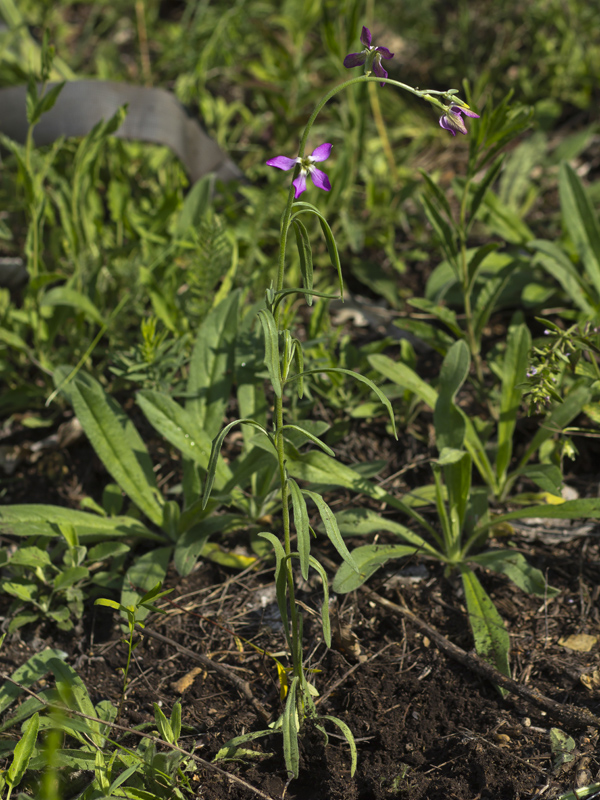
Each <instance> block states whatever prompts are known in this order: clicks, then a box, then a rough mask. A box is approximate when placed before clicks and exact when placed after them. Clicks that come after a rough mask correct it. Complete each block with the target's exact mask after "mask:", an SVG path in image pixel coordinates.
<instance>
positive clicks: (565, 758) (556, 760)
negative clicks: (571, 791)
mask: <svg viewBox="0 0 600 800" xmlns="http://www.w3.org/2000/svg"><path fill="white" fill-rule="evenodd" d="M550 749H551V750H552V755H553V759H552V768H553V769H554V771H555V772H556V771H558V770H560V769H561V767H563V766H564V765H565V764H569V763H570V762H571V761H574V760H575V758H576V756H577V745H576V743H575V739H573V737H572V736H569V735H568V734H566V733H564V732H563V731H561V730H560V729H559V728H550ZM576 796H581V795H579V792H577V795H576Z"/></svg>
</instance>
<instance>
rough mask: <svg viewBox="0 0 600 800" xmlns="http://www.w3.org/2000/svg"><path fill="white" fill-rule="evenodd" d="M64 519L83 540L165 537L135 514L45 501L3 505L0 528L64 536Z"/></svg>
mask: <svg viewBox="0 0 600 800" xmlns="http://www.w3.org/2000/svg"><path fill="white" fill-rule="evenodd" d="M64 523H66V524H70V525H73V527H74V528H75V530H76V531H77V535H78V537H79V540H80V541H83V540H90V539H92V540H93V539H110V538H111V537H115V538H116V537H121V536H123V537H125V536H131V537H135V538H139V539H148V540H151V541H155V542H162V541H163V537H162V536H159V535H157V534H156V533H151V532H150V531H149V530H148V528H146V526H145V525H144V524H143V523H142V522H139V521H138V520H136V519H133V517H99V516H98V515H97V514H88V513H87V512H85V511H76V510H75V509H71V508H63V507H62V506H49V505H45V504H44V503H36V504H33V505H14V506H4V507H3V508H0V530H1V531H2V532H3V533H8V534H12V535H13V536H49V537H54V536H62V534H61V532H60V528H59V526H60V525H62V524H64Z"/></svg>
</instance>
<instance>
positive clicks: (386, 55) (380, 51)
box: [375, 47, 394, 59]
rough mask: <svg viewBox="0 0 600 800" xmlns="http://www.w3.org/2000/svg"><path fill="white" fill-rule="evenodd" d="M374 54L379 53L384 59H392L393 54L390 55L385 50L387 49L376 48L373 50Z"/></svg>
mask: <svg viewBox="0 0 600 800" xmlns="http://www.w3.org/2000/svg"><path fill="white" fill-rule="evenodd" d="M375 52H376V53H379V54H380V55H381V57H382V58H385V59H388V58H393V57H394V54H393V53H390V51H389V50H388V49H387V47H376V48H375Z"/></svg>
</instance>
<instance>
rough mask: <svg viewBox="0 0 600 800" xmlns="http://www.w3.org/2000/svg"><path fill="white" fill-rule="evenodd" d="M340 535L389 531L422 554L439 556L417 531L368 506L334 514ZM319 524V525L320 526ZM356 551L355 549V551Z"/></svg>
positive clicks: (359, 534)
mask: <svg viewBox="0 0 600 800" xmlns="http://www.w3.org/2000/svg"><path fill="white" fill-rule="evenodd" d="M335 518H336V521H337V524H338V528H339V530H340V533H341V534H342V536H366V535H368V534H371V533H380V532H381V531H389V532H390V533H395V534H396V536H398V538H400V539H404V541H405V542H408V543H409V544H412V545H414V546H415V547H416V548H418V549H419V551H420V552H421V553H423V555H430V556H433V557H434V558H439V553H438V552H437V550H435V549H434V548H433V547H432V546H431V545H430V544H429V543H428V542H426V541H425V539H423V537H422V536H419V534H418V533H415V532H414V531H412V530H410V528H407V527H406V526H405V525H401V524H400V523H399V522H394V520H392V519H390V518H389V517H382V516H380V515H379V514H377V513H376V512H375V511H371V510H370V509H368V508H357V509H349V510H347V511H340V512H339V513H337V514H336V515H335ZM320 527H321V526H319V528H320ZM355 552H356V551H355Z"/></svg>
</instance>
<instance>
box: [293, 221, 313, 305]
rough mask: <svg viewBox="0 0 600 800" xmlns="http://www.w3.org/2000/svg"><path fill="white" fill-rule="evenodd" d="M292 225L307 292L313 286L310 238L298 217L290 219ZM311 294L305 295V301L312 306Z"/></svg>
mask: <svg viewBox="0 0 600 800" xmlns="http://www.w3.org/2000/svg"><path fill="white" fill-rule="evenodd" d="M292 222H293V225H294V233H295V234H296V246H297V248H298V255H299V257H300V272H301V273H302V283H303V285H304V288H305V289H306V290H307V292H310V291H311V290H312V288H313V260H312V249H311V246H310V239H309V236H308V231H307V230H306V228H305V227H304V225H303V223H302V222H300V220H299V219H293V220H292ZM312 301H313V299H312V295H311V294H307V295H306V302H307V303H308V305H309V306H312Z"/></svg>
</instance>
